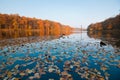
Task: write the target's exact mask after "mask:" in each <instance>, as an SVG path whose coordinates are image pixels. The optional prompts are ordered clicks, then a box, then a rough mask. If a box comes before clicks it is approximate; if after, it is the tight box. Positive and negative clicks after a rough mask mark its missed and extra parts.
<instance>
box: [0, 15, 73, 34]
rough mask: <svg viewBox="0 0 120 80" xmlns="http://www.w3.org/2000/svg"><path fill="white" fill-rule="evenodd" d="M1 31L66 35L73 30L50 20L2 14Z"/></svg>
mask: <svg viewBox="0 0 120 80" xmlns="http://www.w3.org/2000/svg"><path fill="white" fill-rule="evenodd" d="M0 30H15V31H17V30H39V31H40V33H42V34H53V35H54V34H66V33H70V32H71V30H72V28H71V27H70V26H68V25H62V24H60V23H58V22H54V21H50V20H42V19H36V18H29V17H25V16H19V15H18V14H0Z"/></svg>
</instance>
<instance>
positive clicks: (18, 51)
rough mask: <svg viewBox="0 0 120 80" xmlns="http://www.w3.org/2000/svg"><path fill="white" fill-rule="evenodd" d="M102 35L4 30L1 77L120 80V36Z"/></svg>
mask: <svg viewBox="0 0 120 80" xmlns="http://www.w3.org/2000/svg"><path fill="white" fill-rule="evenodd" d="M102 35H103V34H101V35H98V34H97V33H96V34H93V33H87V32H86V31H84V32H77V33H71V34H64V35H63V34H60V35H40V33H39V31H37V32H36V31H33V32H10V31H3V32H2V31H1V32H0V80H120V76H119V74H120V47H117V46H116V45H115V42H116V41H119V39H116V38H114V37H112V36H110V34H109V37H106V36H105V35H104V37H103V36H102ZM111 39H112V40H111ZM101 41H103V42H104V43H105V44H106V45H105V46H100V42H101ZM112 42H113V43H114V44H112Z"/></svg>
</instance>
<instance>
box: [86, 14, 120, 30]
mask: <svg viewBox="0 0 120 80" xmlns="http://www.w3.org/2000/svg"><path fill="white" fill-rule="evenodd" d="M87 30H88V31H94V30H98V31H102V30H120V14H119V15H117V16H116V17H113V18H109V19H106V20H105V21H103V22H98V23H95V24H90V25H89V26H88V29H87Z"/></svg>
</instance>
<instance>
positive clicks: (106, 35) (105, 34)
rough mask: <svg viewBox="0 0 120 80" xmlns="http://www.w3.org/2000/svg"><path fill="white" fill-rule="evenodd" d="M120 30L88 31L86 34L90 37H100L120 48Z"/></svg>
mask: <svg viewBox="0 0 120 80" xmlns="http://www.w3.org/2000/svg"><path fill="white" fill-rule="evenodd" d="M119 33H120V31H89V32H88V33H87V34H88V36H89V37H90V38H94V39H100V40H102V41H105V42H107V43H108V44H111V45H113V46H114V47H119V48H120V36H119V35H120V34H119Z"/></svg>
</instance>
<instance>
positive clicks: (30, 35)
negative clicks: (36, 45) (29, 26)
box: [0, 30, 71, 46]
mask: <svg viewBox="0 0 120 80" xmlns="http://www.w3.org/2000/svg"><path fill="white" fill-rule="evenodd" d="M63 33H64V32H63ZM63 33H59V31H58V33H57V32H55V33H54V34H50V33H48V34H43V33H41V32H40V31H26V30H22V31H21V30H17V31H13V30H12V31H0V46H6V45H16V44H25V43H28V42H29V43H30V42H36V41H41V40H52V39H57V38H59V37H60V36H61V35H62V34H63ZM69 34H71V32H68V33H67V32H66V33H65V35H69ZM11 39H12V40H11Z"/></svg>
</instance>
